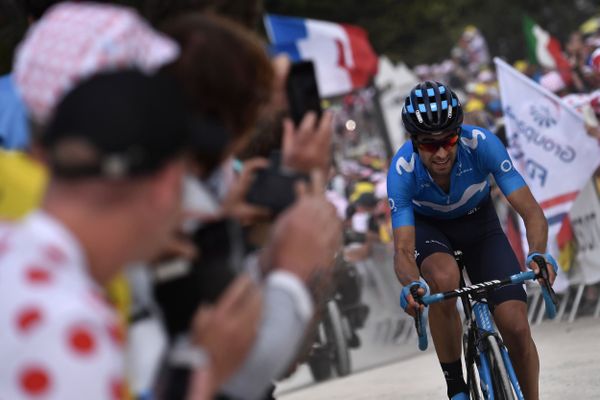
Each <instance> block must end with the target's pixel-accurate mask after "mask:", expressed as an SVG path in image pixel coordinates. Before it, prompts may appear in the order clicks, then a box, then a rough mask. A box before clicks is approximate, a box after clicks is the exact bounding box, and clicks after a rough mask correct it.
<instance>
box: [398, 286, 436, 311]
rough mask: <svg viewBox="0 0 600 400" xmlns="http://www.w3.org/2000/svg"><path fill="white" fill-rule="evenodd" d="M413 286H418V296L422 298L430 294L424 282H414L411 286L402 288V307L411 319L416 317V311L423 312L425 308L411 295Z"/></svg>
mask: <svg viewBox="0 0 600 400" xmlns="http://www.w3.org/2000/svg"><path fill="white" fill-rule="evenodd" d="M413 286H418V287H419V289H418V290H417V294H418V295H419V296H420V297H422V296H425V295H428V294H429V286H428V285H427V284H426V283H425V282H422V281H413V282H411V283H410V284H408V285H406V286H404V287H403V288H402V293H400V307H402V309H403V310H404V311H406V313H407V314H409V315H410V316H411V317H414V316H415V315H416V311H417V310H419V311H420V312H423V310H424V308H425V306H424V305H423V304H419V303H418V302H417V301H416V300H415V298H414V297H413V295H412V293H411V288H412V287H413Z"/></svg>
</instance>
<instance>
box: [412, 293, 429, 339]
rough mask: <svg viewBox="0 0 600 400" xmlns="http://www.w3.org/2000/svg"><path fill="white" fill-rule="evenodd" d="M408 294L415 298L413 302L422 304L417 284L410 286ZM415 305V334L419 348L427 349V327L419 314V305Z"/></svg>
mask: <svg viewBox="0 0 600 400" xmlns="http://www.w3.org/2000/svg"><path fill="white" fill-rule="evenodd" d="M410 294H411V296H412V297H413V299H414V300H415V302H416V303H417V305H419V306H420V305H421V304H423V302H422V300H421V296H420V295H419V287H418V286H416V285H415V286H412V287H411V288H410ZM419 306H418V307H417V309H416V310H415V328H416V330H417V336H418V338H419V349H420V350H421V351H425V350H427V346H428V343H427V328H426V326H425V323H424V322H423V320H424V318H423V316H422V314H421V307H419Z"/></svg>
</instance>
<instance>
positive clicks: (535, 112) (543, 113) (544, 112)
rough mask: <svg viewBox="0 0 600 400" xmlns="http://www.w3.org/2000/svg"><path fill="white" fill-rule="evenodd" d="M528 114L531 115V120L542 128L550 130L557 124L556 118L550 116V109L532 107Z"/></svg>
mask: <svg viewBox="0 0 600 400" xmlns="http://www.w3.org/2000/svg"><path fill="white" fill-rule="evenodd" d="M529 114H531V116H532V117H533V120H534V121H535V122H536V123H537V124H538V125H539V126H540V127H542V128H550V127H551V126H553V125H556V123H557V121H556V118H554V117H553V116H552V115H551V114H550V109H549V108H548V107H546V106H536V105H532V106H531V107H530V108H529Z"/></svg>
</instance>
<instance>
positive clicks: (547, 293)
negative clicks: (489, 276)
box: [411, 256, 558, 351]
mask: <svg viewBox="0 0 600 400" xmlns="http://www.w3.org/2000/svg"><path fill="white" fill-rule="evenodd" d="M533 260H534V261H535V262H536V263H537V264H538V267H539V268H540V272H539V273H538V274H536V273H535V272H533V271H526V272H521V273H519V274H515V275H511V276H509V277H508V278H506V279H503V280H493V281H488V282H482V283H477V284H475V285H471V286H465V287H462V288H459V289H456V290H452V291H449V292H444V293H436V294H432V295H428V296H422V297H421V296H419V295H418V293H417V291H416V290H414V291H413V290H412V288H411V295H412V296H413V298H414V299H415V301H416V302H417V303H419V304H423V305H425V306H429V305H431V304H434V303H439V302H440V301H444V300H447V299H451V298H455V297H461V296H468V295H469V294H470V293H483V292H488V291H490V290H492V289H497V288H500V287H503V286H507V285H511V284H520V283H524V282H525V281H529V280H535V279H541V281H542V284H541V288H542V296H543V298H544V303H545V305H546V316H547V317H548V318H549V319H554V317H556V307H557V306H558V301H557V298H556V293H554V290H553V289H552V286H551V285H550V282H549V277H548V269H547V265H546V261H545V260H544V258H543V257H540V256H535V257H534V258H533ZM415 326H416V328H417V335H418V337H419V349H420V350H422V351H424V350H426V349H427V345H428V343H427V329H426V324H425V322H424V318H423V317H422V315H421V312H420V311H419V310H417V312H416V314H415Z"/></svg>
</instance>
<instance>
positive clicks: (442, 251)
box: [415, 220, 466, 397]
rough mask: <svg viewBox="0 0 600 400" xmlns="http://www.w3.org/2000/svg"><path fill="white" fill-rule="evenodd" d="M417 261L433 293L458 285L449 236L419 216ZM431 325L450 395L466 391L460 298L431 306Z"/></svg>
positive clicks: (451, 288)
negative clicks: (457, 301) (457, 300)
mask: <svg viewBox="0 0 600 400" xmlns="http://www.w3.org/2000/svg"><path fill="white" fill-rule="evenodd" d="M415 244H416V246H415V247H416V251H417V254H416V258H417V265H419V268H420V270H421V275H422V276H423V278H424V279H425V280H426V281H427V284H428V285H429V287H430V288H431V292H432V293H437V292H444V291H448V290H453V289H456V288H458V285H459V278H460V276H459V269H458V266H457V265H456V260H455V259H454V255H453V251H452V248H451V246H450V243H449V241H448V239H447V238H446V237H445V236H444V235H443V234H442V233H441V232H440V231H439V230H438V229H436V228H435V227H433V226H432V225H430V224H426V223H423V222H422V221H419V220H417V222H416V224H415ZM429 327H430V330H431V337H432V338H433V342H434V344H435V351H436V353H437V356H438V359H439V361H440V364H441V367H442V370H443V371H444V376H445V378H446V384H447V385H448V397H452V396H454V395H456V394H457V393H460V392H465V391H466V384H465V382H464V379H463V376H462V363H461V336H462V325H461V320H460V315H459V313H458V310H457V309H456V301H455V300H449V301H444V302H441V303H438V304H433V305H431V306H430V307H429Z"/></svg>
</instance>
